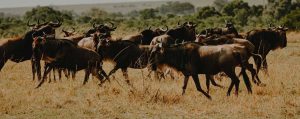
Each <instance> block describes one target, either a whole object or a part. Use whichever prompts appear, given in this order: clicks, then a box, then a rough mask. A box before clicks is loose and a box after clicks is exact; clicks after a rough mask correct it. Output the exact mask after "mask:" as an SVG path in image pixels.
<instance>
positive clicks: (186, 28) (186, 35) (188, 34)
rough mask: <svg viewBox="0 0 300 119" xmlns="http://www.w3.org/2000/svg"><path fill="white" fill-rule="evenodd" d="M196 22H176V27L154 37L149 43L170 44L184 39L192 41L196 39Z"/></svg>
mask: <svg viewBox="0 0 300 119" xmlns="http://www.w3.org/2000/svg"><path fill="white" fill-rule="evenodd" d="M196 27H197V24H194V23H192V22H185V23H183V24H182V25H180V24H179V23H178V27H177V28H174V29H170V30H169V31H167V33H166V34H164V35H160V36H157V37H154V38H153V40H152V41H151V43H150V45H152V46H154V45H156V44H158V43H163V45H166V46H168V45H171V44H177V43H182V42H184V41H194V40H195V39H196V34H195V32H196V30H195V28H196Z"/></svg>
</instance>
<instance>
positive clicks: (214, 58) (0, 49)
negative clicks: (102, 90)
mask: <svg viewBox="0 0 300 119" xmlns="http://www.w3.org/2000/svg"><path fill="white" fill-rule="evenodd" d="M27 25H28V26H29V27H30V28H31V29H30V30H29V31H28V32H26V33H25V35H24V36H22V37H19V38H7V39H2V40H0V56H1V57H0V71H1V69H2V68H3V66H4V64H5V63H6V62H7V60H11V61H13V62H17V63H19V62H22V61H26V60H31V64H32V74H33V80H35V78H36V77H35V76H36V75H37V77H38V80H39V84H38V86H37V88H38V87H40V86H41V85H42V84H43V83H44V81H45V80H46V79H47V76H48V75H49V73H50V72H51V71H52V70H53V71H57V72H58V74H59V79H60V78H61V74H62V72H64V74H65V76H66V77H67V78H69V76H70V75H72V78H75V75H76V72H77V71H79V70H83V69H84V71H85V77H84V82H83V84H86V83H87V81H88V79H89V75H90V74H92V75H93V76H94V77H96V78H97V79H98V80H99V81H100V83H99V85H101V84H103V83H104V82H105V81H107V80H108V81H109V79H110V76H111V75H112V74H114V73H115V72H116V71H117V70H118V69H121V71H122V73H123V76H124V78H125V79H126V82H127V83H128V84H131V83H130V82H129V78H128V73H127V69H128V68H135V69H143V68H148V71H149V75H148V76H151V72H155V78H156V79H160V78H161V77H163V75H164V72H165V70H167V71H170V70H171V69H166V68H162V67H163V66H168V67H171V68H173V69H175V70H177V71H179V72H181V73H182V74H183V76H184V85H183V87H182V89H183V91H182V94H184V93H185V90H186V88H187V83H188V80H189V77H190V76H191V77H192V78H193V80H194V83H195V85H196V88H197V90H198V91H200V92H201V93H203V94H204V95H205V96H206V97H207V98H209V99H211V97H210V95H209V85H210V82H211V83H212V84H213V85H215V86H219V87H222V86H220V85H218V84H217V83H216V82H215V81H214V75H216V74H217V73H220V72H223V73H225V74H226V75H227V76H228V77H229V78H230V79H231V84H230V86H229V89H228V92H227V95H230V92H231V90H232V89H233V86H234V87H235V94H236V95H237V94H238V90H239V82H240V80H239V78H238V75H237V74H236V72H235V68H236V67H238V66H239V67H241V72H240V75H242V77H243V80H244V83H245V84H246V87H247V90H248V92H249V93H252V89H251V83H250V81H249V78H248V76H247V73H246V70H248V71H250V72H251V76H252V81H253V82H254V83H255V84H256V85H264V84H263V83H261V81H260V79H259V77H258V73H259V70H260V69H261V68H264V69H267V60H266V56H267V54H268V53H269V52H270V51H271V50H275V49H277V48H284V47H286V46H287V38H286V31H287V30H288V29H287V28H285V27H284V26H279V27H269V28H266V29H255V30H250V31H248V32H247V33H246V34H244V35H241V34H239V33H238V31H237V30H236V29H235V27H234V25H233V24H232V23H231V22H226V24H225V27H224V28H208V29H205V30H203V31H200V32H199V33H197V31H196V30H195V29H196V27H197V24H195V23H193V22H184V23H182V24H181V23H180V22H178V24H177V26H176V27H174V28H168V26H164V28H157V29H154V30H152V29H151V27H149V28H146V29H144V30H143V31H141V32H140V33H138V34H134V35H130V36H125V37H122V38H117V39H113V38H112V36H111V33H112V32H114V31H115V29H116V28H117V27H116V26H115V25H114V23H111V22H109V24H95V23H94V24H93V27H92V28H91V29H89V30H88V31H87V32H86V33H84V34H75V33H74V31H75V29H74V28H73V29H72V32H70V31H67V30H65V29H63V30H62V32H63V33H64V34H65V35H64V37H63V38H56V37H55V29H56V28H58V27H60V26H61V25H62V22H61V21H60V20H59V19H57V21H56V22H54V21H51V22H45V23H40V21H38V22H37V24H30V21H28V23H27ZM251 57H253V59H254V63H255V65H256V68H254V65H253V64H251V63H249V61H248V60H249V58H251ZM41 60H43V61H44V62H45V67H44V73H43V75H41V64H40V62H41ZM106 60H109V61H112V62H114V64H115V65H114V68H113V69H112V70H111V71H109V72H108V74H106V72H105V71H104V70H103V69H102V66H103V61H106ZM261 65H262V66H261ZM266 71H267V70H266ZM54 74H55V72H54ZM198 74H205V76H206V86H207V91H204V90H203V89H202V88H201V86H200V82H199V78H198ZM54 76H55V75H54ZM49 78H50V77H49ZM54 79H55V78H54ZM49 81H50V80H49Z"/></svg>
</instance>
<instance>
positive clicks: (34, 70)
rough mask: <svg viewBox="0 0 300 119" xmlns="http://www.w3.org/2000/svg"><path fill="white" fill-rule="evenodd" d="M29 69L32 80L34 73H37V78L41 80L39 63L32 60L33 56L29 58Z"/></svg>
mask: <svg viewBox="0 0 300 119" xmlns="http://www.w3.org/2000/svg"><path fill="white" fill-rule="evenodd" d="M30 61H31V70H32V76H33V77H32V80H35V74H37V76H38V80H39V81H40V80H41V77H42V76H41V75H42V74H41V64H40V61H37V60H34V59H33V58H31V60H30Z"/></svg>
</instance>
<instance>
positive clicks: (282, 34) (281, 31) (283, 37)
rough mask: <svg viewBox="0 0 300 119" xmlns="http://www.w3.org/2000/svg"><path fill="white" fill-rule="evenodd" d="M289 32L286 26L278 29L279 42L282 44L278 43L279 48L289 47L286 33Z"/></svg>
mask: <svg viewBox="0 0 300 119" xmlns="http://www.w3.org/2000/svg"><path fill="white" fill-rule="evenodd" d="M287 30H288V28H286V27H285V26H279V27H277V28H276V30H275V31H276V32H277V33H278V36H279V37H278V40H279V41H280V42H278V46H279V47H280V48H284V47H286V46H287V38H286V31H287Z"/></svg>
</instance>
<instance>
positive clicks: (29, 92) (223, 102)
mask: <svg viewBox="0 0 300 119" xmlns="http://www.w3.org/2000/svg"><path fill="white" fill-rule="evenodd" d="M288 39H292V40H291V42H289V44H288V47H287V48H285V49H281V50H277V51H275V52H274V51H273V52H271V53H270V55H269V57H268V63H269V65H270V66H269V67H270V68H269V73H270V76H269V77H268V76H266V75H264V74H260V77H261V79H262V81H263V82H264V83H266V84H267V86H266V87H257V86H255V85H253V91H254V93H253V94H252V95H250V94H247V91H246V88H245V85H244V83H243V82H241V88H240V93H239V94H240V95H239V96H238V97H236V96H234V95H232V96H230V97H227V96H226V91H227V87H228V85H229V83H230V82H229V80H228V79H226V78H224V80H222V81H218V83H220V84H222V85H223V86H225V87H226V88H225V89H220V88H217V87H212V90H211V96H212V98H213V100H212V101H209V100H208V99H206V98H205V97H204V96H203V95H202V94H201V93H199V92H197V91H196V89H195V86H194V83H193V81H192V80H191V79H190V81H189V84H188V89H187V92H186V95H184V96H181V91H182V90H181V87H182V85H183V80H182V77H179V80H170V79H166V80H163V81H161V82H159V81H155V80H151V79H147V78H145V77H143V75H142V74H144V76H146V73H147V71H146V70H133V69H130V70H129V76H130V79H131V82H132V83H133V87H134V88H131V87H130V86H128V85H126V83H125V81H124V79H123V76H122V75H121V72H120V71H118V72H117V74H116V80H117V81H118V82H117V81H116V80H113V79H112V80H111V83H106V84H104V85H103V86H102V87H99V86H98V85H97V83H98V81H97V80H96V79H92V80H90V81H89V82H88V84H87V85H85V86H82V82H83V72H82V71H81V72H80V73H79V74H78V75H77V78H76V80H75V81H72V80H67V79H65V78H64V79H63V80H62V81H57V82H56V83H55V82H52V83H45V84H44V85H43V86H42V87H41V88H40V89H34V87H35V86H36V85H37V82H36V81H32V80H31V68H30V65H29V64H30V63H29V62H24V63H20V64H16V63H12V62H8V63H7V64H6V65H5V67H4V69H3V70H2V72H0V79H1V80H0V87H1V88H0V118H99V117H101V118H272V119H273V118H280V119H282V118H300V81H299V79H300V73H299V70H300V63H299V61H300V55H299V53H300V43H299V39H300V34H299V33H297V34H296V33H291V34H289V37H288ZM111 68H112V65H111V64H108V63H105V70H106V72H108V71H109V70H110V69H111ZM200 79H201V84H202V87H203V88H204V89H206V87H205V85H204V84H205V82H204V77H203V76H202V75H201V78H200Z"/></svg>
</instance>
